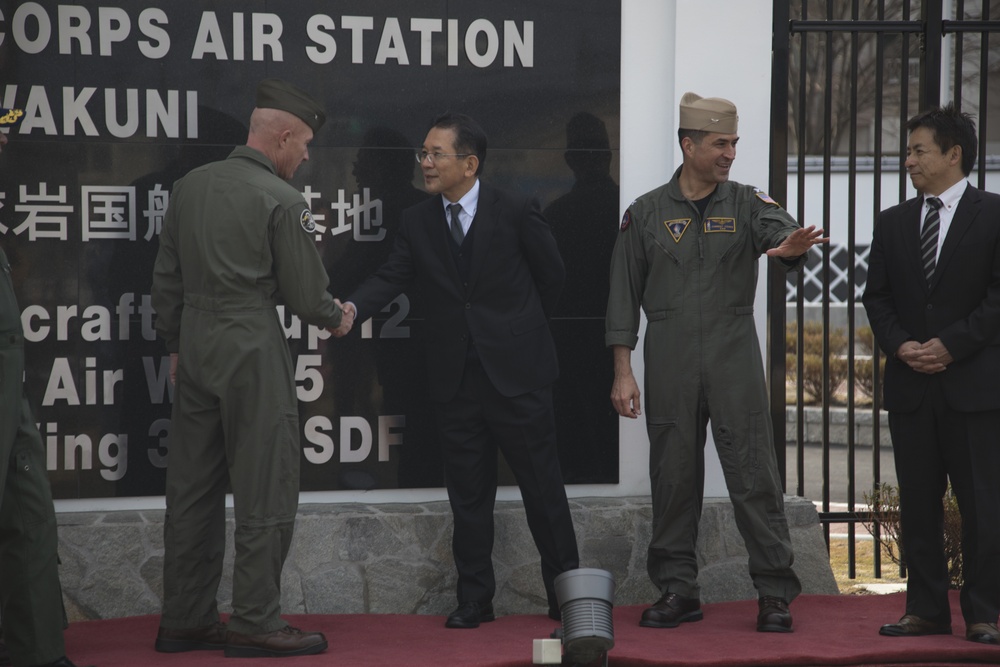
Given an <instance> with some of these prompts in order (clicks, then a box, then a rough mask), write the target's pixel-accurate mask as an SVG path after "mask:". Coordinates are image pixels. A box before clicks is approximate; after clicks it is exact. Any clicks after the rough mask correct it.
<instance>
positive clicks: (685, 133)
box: [677, 127, 708, 148]
mask: <svg viewBox="0 0 1000 667" xmlns="http://www.w3.org/2000/svg"><path fill="white" fill-rule="evenodd" d="M707 136H708V132H706V131H705V130H685V129H684V128H683V127H681V128H678V130H677V143H678V144H680V146H681V148H683V147H684V137H691V141H693V142H694V143H696V144H700V143H701V140H702V139H704V138H705V137H707Z"/></svg>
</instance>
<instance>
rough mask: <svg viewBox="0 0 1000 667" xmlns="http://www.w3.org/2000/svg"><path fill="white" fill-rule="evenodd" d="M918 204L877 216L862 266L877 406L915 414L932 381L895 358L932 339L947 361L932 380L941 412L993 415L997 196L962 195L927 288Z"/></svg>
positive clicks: (998, 297)
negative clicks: (880, 369) (879, 396)
mask: <svg viewBox="0 0 1000 667" xmlns="http://www.w3.org/2000/svg"><path fill="white" fill-rule="evenodd" d="M922 205H923V198H922V197H917V198H915V199H911V200H909V201H907V202H904V203H902V204H899V205H898V206H893V207H892V208H889V209H886V210H885V211H883V212H882V213H881V214H880V215H879V217H878V220H877V221H876V224H875V232H874V238H873V241H872V246H871V253H870V256H869V259H868V283H867V285H866V287H865V292H864V297H863V301H864V305H865V309H866V310H867V312H868V319H869V321H870V322H871V326H872V330H873V331H874V333H875V338H876V340H878V344H879V347H881V348H882V350H883V351H884V352H885V354H886V356H887V357H888V359H887V361H886V369H885V407H886V409H887V410H889V411H899V412H909V411H912V410H915V409H917V407H918V406H919V404H920V401H921V399H922V398H923V396H924V392H925V390H926V388H927V384H928V382H930V381H931V378H932V376H930V375H927V374H924V373H918V372H916V371H914V370H912V369H911V368H910V367H909V366H907V365H906V364H905V363H903V362H902V361H900V360H898V359H896V357H895V353H896V350H898V349H899V346H900V345H901V344H902V343H904V342H905V341H908V340H915V341H917V342H920V343H923V342H925V341H927V340H929V339H931V338H934V337H937V338H940V339H941V342H942V343H944V346H945V347H946V348H947V349H948V352H949V353H950V354H951V355H952V357H953V358H954V361H953V362H952V363H951V364H949V366H948V367H947V368H946V369H945V370H944V371H943V372H942V373H940V374H938V377H939V379H940V381H941V383H942V385H941V386H942V390H943V392H944V395H945V399H946V400H947V402H948V404H949V406H950V407H952V408H953V409H955V410H959V411H962V412H973V411H980V410H996V409H1000V196H998V195H996V194H993V193H990V192H985V191H982V190H978V189H976V188H974V187H972V186H971V185H970V186H968V187H967V188H966V191H965V194H964V195H962V199H961V200H960V201H959V204H958V207H957V208H956V209H955V216H954V218H953V220H952V223H951V227H950V228H949V230H948V234H947V236H945V239H944V243H943V244H942V246H941V254H940V257H939V259H938V262H937V267H936V269H935V272H934V277H933V279H932V280H931V283H930V285H929V286H928V284H927V281H926V279H925V278H924V274H923V267H922V265H921V261H920V225H921V219H920V214H921V208H922Z"/></svg>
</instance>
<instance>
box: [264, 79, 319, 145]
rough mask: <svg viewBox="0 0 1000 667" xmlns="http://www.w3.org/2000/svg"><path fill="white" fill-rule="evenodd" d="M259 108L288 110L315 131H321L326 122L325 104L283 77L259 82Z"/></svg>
mask: <svg viewBox="0 0 1000 667" xmlns="http://www.w3.org/2000/svg"><path fill="white" fill-rule="evenodd" d="M257 108H258V109H279V110H281V111H287V112H288V113H290V114H293V115H295V116H298V117H299V118H301V119H302V121H303V122H304V123H305V124H306V125H308V126H309V127H310V128H312V131H313V133H316V132H319V128H321V127H323V123H325V122H326V113H325V112H324V111H323V105H321V104H320V103H319V102H317V101H316V100H314V99H313V98H312V97H311V96H309V95H308V94H307V93H305V92H303V91H302V90H299V89H298V88H296V87H295V86H293V85H292V84H290V83H288V82H287V81H282V80H281V79H264V80H263V81H261V82H260V83H259V84H257Z"/></svg>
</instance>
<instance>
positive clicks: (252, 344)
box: [152, 146, 341, 634]
mask: <svg viewBox="0 0 1000 667" xmlns="http://www.w3.org/2000/svg"><path fill="white" fill-rule="evenodd" d="M314 236H315V228H314V223H313V220H312V214H311V213H310V212H309V210H308V208H307V206H306V202H305V200H304V198H303V197H302V195H301V194H300V193H299V192H298V191H297V190H296V189H295V188H293V187H292V186H291V185H289V184H288V183H286V182H285V181H283V180H282V179H281V178H279V177H278V176H277V175H276V173H275V170H274V166H273V165H272V164H271V162H270V160H268V159H267V158H266V157H265V156H264V155H263V154H262V153H260V152H259V151H256V150H254V149H252V148H249V147H245V146H242V147H238V148H236V149H235V150H234V151H233V152H232V153H231V154H230V156H229V157H228V158H227V159H226V160H223V161H221V162H215V163H212V164H209V165H206V166H203V167H200V168H198V169H195V170H193V171H191V172H190V173H189V174H188V175H187V176H185V177H184V178H182V179H181V180H179V181H178V182H177V183H176V184H175V186H174V190H173V192H172V194H171V200H170V205H169V206H168V208H167V213H166V218H165V220H164V224H163V231H162V234H161V236H160V248H159V252H158V254H157V257H156V263H155V267H154V272H153V290H152V298H153V307H154V308H155V309H156V312H157V322H156V329H157V331H158V332H159V334H160V336H161V337H162V338H163V339H164V340H165V341H166V346H167V350H168V351H170V352H179V366H178V371H177V384H176V386H175V389H174V405H173V420H172V427H171V433H170V451H169V462H168V465H167V489H166V497H167V512H166V520H165V527H164V549H165V553H164V562H163V614H162V620H161V624H162V625H163V626H164V627H169V628H191V627H199V626H203V625H207V624H210V623H213V622H215V621H217V620H218V609H217V607H216V592H217V590H218V586H219V581H220V578H221V576H222V561H223V555H224V550H225V506H224V502H225V493H226V484H227V482H228V483H230V484H231V485H232V492H233V503H234V512H235V516H236V532H235V536H234V540H235V545H236V560H235V564H234V571H233V613H232V617H231V620H230V623H229V628H230V629H231V630H233V631H234V632H240V633H244V634H261V633H266V632H272V631H274V630H278V629H280V628H283V627H284V626H285V625H286V624H285V622H284V621H282V620H281V618H280V612H281V610H280V598H281V590H280V583H281V569H282V566H283V564H284V561H285V557H286V556H287V554H288V548H289V546H290V544H291V538H292V529H293V525H294V521H295V512H296V509H297V507H298V492H299V460H300V450H301V445H300V441H299V421H298V403H297V400H296V396H295V384H294V373H293V369H292V360H291V355H290V353H289V350H288V343H287V341H286V340H285V334H284V332H283V330H282V327H281V323H280V322H279V320H278V315H277V312H276V311H275V304H276V301H277V299H278V297H279V295H280V297H281V298H282V299H283V300H284V302H285V304H286V305H287V306H288V308H289V309H290V310H291V311H292V312H293V313H295V314H296V315H298V316H299V317H300V318H301V319H302V320H303V321H304V322H306V323H309V324H316V325H319V326H322V327H334V326H337V325H339V324H340V320H341V310H340V308H339V307H337V305H336V304H335V303H334V302H333V297H332V296H331V295H330V294H329V293H328V292H327V291H326V288H327V285H328V284H329V278H328V277H327V274H326V270H325V269H324V268H323V264H322V261H321V259H320V256H319V252H318V250H317V249H316V245H315V241H314Z"/></svg>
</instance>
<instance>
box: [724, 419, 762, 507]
mask: <svg viewBox="0 0 1000 667" xmlns="http://www.w3.org/2000/svg"><path fill="white" fill-rule="evenodd" d="M766 433H767V429H765V428H764V415H763V414H762V413H760V412H751V413H750V414H749V416H748V420H747V432H746V446H745V447H744V448H743V451H742V452H741V451H739V449H738V448H737V447H736V442H735V441H736V435H735V434H734V433H733V430H732V428H731V427H729V426H726V425H722V426H719V427H718V428H716V429H715V433H714V436H715V447H716V449H717V450H718V452H719V462H720V463H721V464H722V472H723V474H724V475H725V478H726V486H727V487H728V488H729V492H730V493H748V492H750V491H753V489H754V487H755V486H756V484H757V472H758V470H759V469H760V451H761V450H760V448H761V447H763V446H766V443H764V442H763V441H764V440H765V437H764V435H765V434H766Z"/></svg>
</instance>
